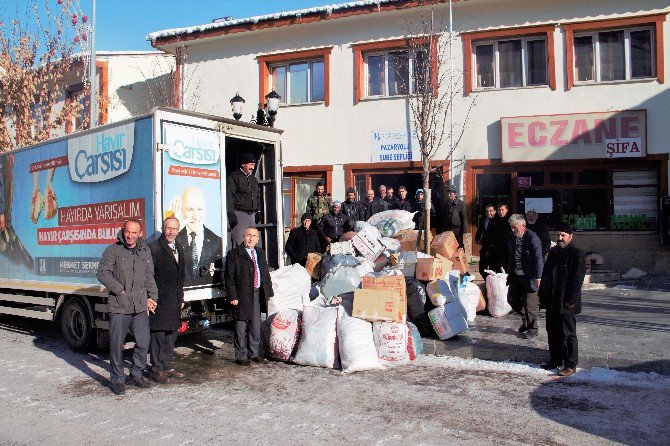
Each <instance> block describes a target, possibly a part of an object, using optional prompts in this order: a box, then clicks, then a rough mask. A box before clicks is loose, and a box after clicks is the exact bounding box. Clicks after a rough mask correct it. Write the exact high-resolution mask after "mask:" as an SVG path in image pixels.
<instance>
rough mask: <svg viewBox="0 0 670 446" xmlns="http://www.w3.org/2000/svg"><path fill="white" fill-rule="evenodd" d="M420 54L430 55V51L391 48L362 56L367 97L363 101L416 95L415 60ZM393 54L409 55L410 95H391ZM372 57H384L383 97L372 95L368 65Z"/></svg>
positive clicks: (412, 48)
mask: <svg viewBox="0 0 670 446" xmlns="http://www.w3.org/2000/svg"><path fill="white" fill-rule="evenodd" d="M419 52H425V53H426V54H429V53H430V49H428V48H419V47H406V48H390V49H387V50H372V51H368V52H364V53H363V54H362V57H363V65H364V70H365V72H364V75H363V76H364V79H365V82H364V87H365V95H364V96H363V98H361V99H375V98H395V97H402V96H407V94H409V95H415V94H417V93H416V90H417V85H416V84H417V82H416V77H415V75H414V60H415V57H416V54H417V53H419ZM391 53H407V71H408V79H407V87H408V93H402V94H393V95H392V94H390V90H391V88H390V87H391V86H390V84H389V79H390V76H389V62H388V61H389V54H391ZM371 56H383V57H384V85H383V86H382V91H383V94H381V95H371V94H370V82H369V74H370V72H369V68H368V67H369V64H368V59H369V58H370V57H371Z"/></svg>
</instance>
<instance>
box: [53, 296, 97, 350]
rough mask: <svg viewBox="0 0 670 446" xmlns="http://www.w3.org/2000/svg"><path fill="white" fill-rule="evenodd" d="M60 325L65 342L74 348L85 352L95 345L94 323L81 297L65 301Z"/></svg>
mask: <svg viewBox="0 0 670 446" xmlns="http://www.w3.org/2000/svg"><path fill="white" fill-rule="evenodd" d="M60 327H61V332H62V333H63V338H65V342H67V345H69V346H70V348H71V349H72V350H74V351H76V352H84V351H87V350H88V349H89V347H90V346H91V345H93V338H94V336H93V334H94V331H93V323H92V321H91V316H90V315H89V313H88V308H87V307H86V304H84V302H82V301H81V299H79V298H77V297H71V298H69V299H68V300H67V302H65V305H64V306H63V309H62V310H61V316H60Z"/></svg>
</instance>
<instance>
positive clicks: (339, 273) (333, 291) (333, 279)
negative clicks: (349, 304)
mask: <svg viewBox="0 0 670 446" xmlns="http://www.w3.org/2000/svg"><path fill="white" fill-rule="evenodd" d="M360 284H361V276H360V274H358V270H356V268H352V267H350V266H340V267H337V268H335V269H333V270H332V271H331V272H329V273H328V274H326V277H324V278H323V279H322V280H321V294H323V295H324V296H326V297H333V296H338V295H340V294H344V293H349V292H351V291H353V290H355V289H356V288H358V286H359V285H360Z"/></svg>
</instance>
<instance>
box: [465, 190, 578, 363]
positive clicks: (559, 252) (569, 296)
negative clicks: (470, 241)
mask: <svg viewBox="0 0 670 446" xmlns="http://www.w3.org/2000/svg"><path fill="white" fill-rule="evenodd" d="M485 212H486V213H485V215H484V217H482V219H481V221H480V223H479V227H478V229H477V233H476V234H475V241H476V242H477V243H479V244H480V245H481V250H480V263H479V270H480V272H481V274H482V277H484V278H485V277H486V276H487V275H488V274H489V273H488V271H493V272H496V273H498V272H506V273H507V285H508V294H507V300H508V302H509V304H510V306H511V307H512V310H514V311H515V312H517V313H519V314H521V320H522V322H521V326H520V327H519V333H521V334H522V335H523V336H524V337H525V338H526V339H533V338H535V337H537V335H538V322H537V321H538V314H539V311H540V309H541V308H544V309H546V312H547V313H546V329H547V335H548V341H549V356H550V359H549V361H547V362H546V363H544V364H542V367H543V368H545V369H547V370H551V369H555V368H559V371H558V374H559V375H561V376H570V375H572V374H574V373H575V370H576V367H577V361H578V353H577V345H578V344H577V332H576V319H575V315H576V314H579V313H580V312H581V287H582V284H583V282H584V276H585V273H586V271H585V270H586V265H585V261H584V253H583V251H582V250H581V249H579V248H577V247H576V246H575V245H574V244H573V243H572V237H573V230H572V227H571V226H570V225H569V224H567V223H559V224H558V225H557V226H556V246H554V247H553V248H552V247H551V236H550V235H549V228H548V227H547V225H545V224H544V223H541V222H539V221H538V214H537V212H536V211H535V210H534V209H529V210H528V211H526V214H525V216H524V215H521V214H512V215H508V212H509V208H508V205H507V203H499V204H498V205H497V208H496V207H494V205H492V204H490V205H487V206H486V208H485Z"/></svg>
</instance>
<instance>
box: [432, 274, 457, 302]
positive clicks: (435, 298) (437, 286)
mask: <svg viewBox="0 0 670 446" xmlns="http://www.w3.org/2000/svg"><path fill="white" fill-rule="evenodd" d="M426 294H428V298H429V299H430V301H431V303H432V304H433V305H435V306H436V307H440V306H442V305H444V304H446V303H447V302H453V301H454V295H453V294H452V291H451V288H449V285H448V284H447V282H445V281H444V280H441V279H438V280H433V281H432V282H428V284H427V285H426Z"/></svg>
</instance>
